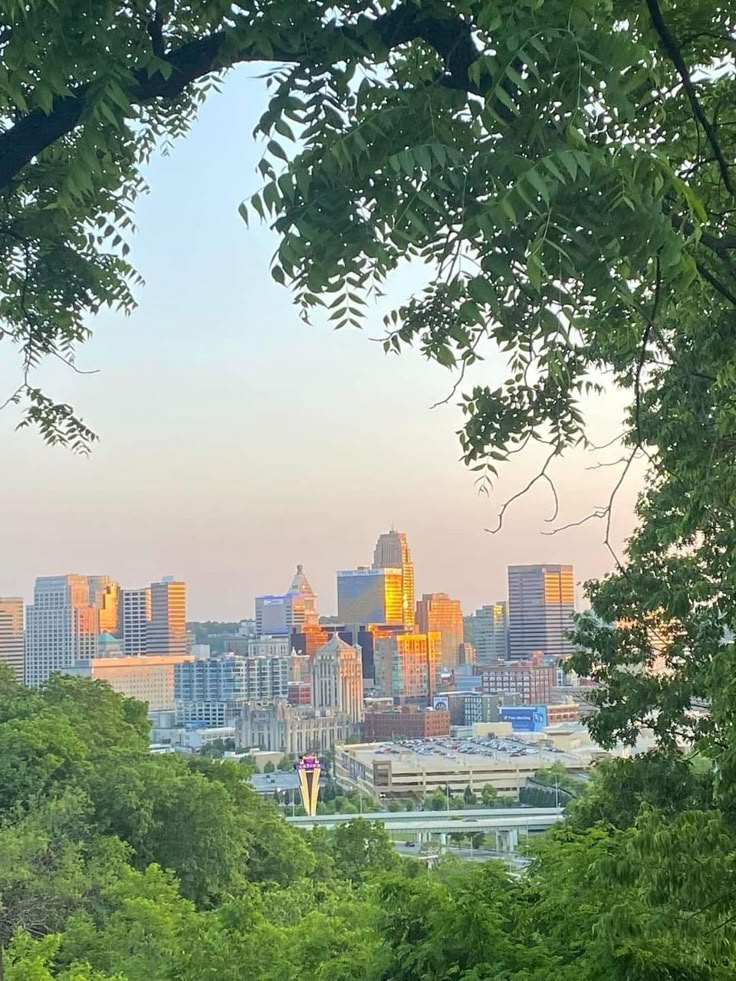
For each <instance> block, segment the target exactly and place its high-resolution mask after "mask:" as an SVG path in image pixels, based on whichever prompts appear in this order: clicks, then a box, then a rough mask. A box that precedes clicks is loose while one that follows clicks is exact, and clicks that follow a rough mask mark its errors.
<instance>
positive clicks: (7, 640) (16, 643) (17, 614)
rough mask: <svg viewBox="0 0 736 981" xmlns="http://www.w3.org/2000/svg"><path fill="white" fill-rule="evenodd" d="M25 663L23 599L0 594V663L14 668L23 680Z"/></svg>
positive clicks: (18, 676)
mask: <svg viewBox="0 0 736 981" xmlns="http://www.w3.org/2000/svg"><path fill="white" fill-rule="evenodd" d="M24 663H25V638H24V635H23V600H22V598H21V597H20V596H0V664H6V665H7V666H8V667H9V668H12V670H13V672H14V673H15V677H16V678H17V680H18V681H20V682H22V681H23V669H24Z"/></svg>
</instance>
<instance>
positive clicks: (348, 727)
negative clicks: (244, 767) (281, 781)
mask: <svg viewBox="0 0 736 981" xmlns="http://www.w3.org/2000/svg"><path fill="white" fill-rule="evenodd" d="M237 726H238V736H237V742H238V743H239V744H240V745H241V746H253V747H256V746H257V747H259V748H260V749H263V750H268V751H269V752H277V753H282V754H283V753H287V754H289V755H290V756H294V755H300V754H302V753H315V752H317V753H322V752H325V751H326V750H329V749H332V748H333V747H334V746H336V745H337V744H338V743H344V742H345V741H346V740H347V739H351V738H355V737H356V736H360V730H361V725H360V723H356V722H353V721H352V720H351V719H349V718H348V716H347V715H344V714H342V713H336V712H330V711H328V710H326V709H323V710H321V711H319V712H316V711H314V710H313V709H311V708H309V709H308V708H306V707H302V706H296V705H288V704H287V703H286V702H285V701H277V702H272V703H271V704H268V705H259V704H257V703H255V702H248V703H246V704H245V705H243V707H242V708H241V710H240V712H239V716H238V720H237Z"/></svg>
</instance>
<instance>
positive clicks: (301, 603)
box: [286, 565, 319, 633]
mask: <svg viewBox="0 0 736 981" xmlns="http://www.w3.org/2000/svg"><path fill="white" fill-rule="evenodd" d="M286 595H287V596H288V597H289V599H290V601H291V602H290V607H291V610H290V613H291V615H290V620H289V632H290V633H291V632H292V631H294V630H301V629H302V628H303V627H315V626H317V625H318V624H319V612H318V610H317V595H316V593H315V592H314V590H313V589H312V587H311V586H310V585H309V580H308V579H307V577H306V576H305V575H304V567H303V566H302V565H297V567H296V573H295V575H294V578H293V579H292V580H291V586H289V592H288V593H287V594H286Z"/></svg>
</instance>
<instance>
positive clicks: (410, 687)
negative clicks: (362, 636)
mask: <svg viewBox="0 0 736 981" xmlns="http://www.w3.org/2000/svg"><path fill="white" fill-rule="evenodd" d="M441 639H442V638H441V635H440V634H439V633H437V632H433V633H429V634H393V635H391V636H389V637H377V638H376V646H375V653H374V667H375V684H376V690H377V692H378V694H379V695H384V696H389V695H390V696H394V697H399V696H400V697H403V698H406V699H415V700H418V699H425V698H426V699H427V700H429V699H430V698H431V696H432V695H433V694H434V693H435V692H436V691H437V690H438V688H439V669H440V662H441V655H442V652H441V646H440V645H441Z"/></svg>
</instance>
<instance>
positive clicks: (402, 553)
mask: <svg viewBox="0 0 736 981" xmlns="http://www.w3.org/2000/svg"><path fill="white" fill-rule="evenodd" d="M373 568H374V569H400V570H401V616H402V623H403V624H404V626H405V627H413V626H414V564H413V562H412V561H411V551H410V550H409V543H408V541H407V539H406V535H405V534H404V533H403V532H401V531H395V530H394V529H393V528H392V529H391V531H389V532H386V533H385V534H383V535H379V537H378V541H377V542H376V547H375V550H374V552H373ZM374 622H375V623H380V622H384V623H392V622H393V621H389V620H385V621H379V620H375V621H374Z"/></svg>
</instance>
